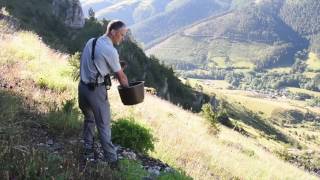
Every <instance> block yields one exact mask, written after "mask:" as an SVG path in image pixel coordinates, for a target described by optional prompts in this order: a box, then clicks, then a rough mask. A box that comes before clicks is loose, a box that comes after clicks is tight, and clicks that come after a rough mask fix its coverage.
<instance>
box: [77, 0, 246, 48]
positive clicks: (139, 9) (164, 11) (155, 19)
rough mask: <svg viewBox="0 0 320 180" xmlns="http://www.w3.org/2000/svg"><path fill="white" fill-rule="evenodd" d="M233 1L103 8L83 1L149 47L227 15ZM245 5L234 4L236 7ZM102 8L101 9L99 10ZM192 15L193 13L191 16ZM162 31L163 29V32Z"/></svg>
mask: <svg viewBox="0 0 320 180" xmlns="http://www.w3.org/2000/svg"><path fill="white" fill-rule="evenodd" d="M231 2H232V0H228V1H222V0H204V1H195V0H174V1H170V0H161V1H159V0H134V1H132V0H131V1H128V0H122V1H119V2H116V3H113V4H111V5H106V7H105V8H102V6H101V2H100V1H85V0H83V1H82V4H83V6H84V8H88V7H89V5H90V6H91V7H93V9H94V10H95V12H96V17H97V18H99V19H102V18H107V19H121V20H124V21H125V22H126V23H127V24H128V25H131V29H132V32H133V35H134V36H135V37H136V39H137V40H138V41H139V42H142V43H144V44H145V45H148V44H149V43H151V41H154V40H156V39H161V38H163V37H164V36H167V35H168V34H170V33H173V32H174V31H176V30H178V29H180V28H182V27H183V26H185V25H189V24H191V23H194V22H195V21H197V20H200V19H202V18H206V17H208V16H210V15H212V14H217V13H220V12H223V11H226V10H227V9H228V8H229V7H231ZM241 4H242V5H243V4H245V3H243V2H239V0H234V3H233V4H232V7H234V8H236V7H238V6H240V5H241ZM96 6H98V7H96ZM190 12H192V13H190ZM158 27H162V28H161V30H159V28H158Z"/></svg>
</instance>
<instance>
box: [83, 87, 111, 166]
mask: <svg viewBox="0 0 320 180" xmlns="http://www.w3.org/2000/svg"><path fill="white" fill-rule="evenodd" d="M78 90H79V91H78V96H79V107H80V109H81V111H82V113H83V115H84V126H83V139H84V148H86V149H93V143H94V130H95V125H96V126H97V129H98V133H99V138H100V141H101V145H102V148H103V151H104V156H105V158H106V161H109V162H113V161H116V160H117V153H116V149H115V147H114V145H113V144H112V142H111V128H110V121H111V113H110V104H109V101H108V96H107V95H108V94H107V92H106V89H105V86H98V87H96V88H95V89H94V90H90V89H89V87H87V86H86V85H84V84H82V83H79V89H78Z"/></svg>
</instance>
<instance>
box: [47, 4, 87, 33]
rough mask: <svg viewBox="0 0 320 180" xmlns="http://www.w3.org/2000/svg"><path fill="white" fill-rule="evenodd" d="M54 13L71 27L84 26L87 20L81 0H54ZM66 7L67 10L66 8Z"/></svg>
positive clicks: (78, 27)
mask: <svg viewBox="0 0 320 180" xmlns="http://www.w3.org/2000/svg"><path fill="white" fill-rule="evenodd" d="M52 6H53V14H54V15H55V16H56V17H58V18H61V19H62V20H63V21H64V24H65V25H66V26H68V27H70V28H74V29H80V28H83V26H84V23H85V20H84V15H83V11H82V7H81V4H80V1H79V0H53V1H52ZM65 9H66V10H65Z"/></svg>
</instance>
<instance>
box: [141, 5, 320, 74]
mask: <svg viewBox="0 0 320 180" xmlns="http://www.w3.org/2000/svg"><path fill="white" fill-rule="evenodd" d="M288 2H291V1H285V2H282V1H271V0H264V1H257V2H256V3H255V4H252V5H251V6H249V7H246V8H244V9H240V10H235V11H232V12H230V13H228V14H226V15H223V16H216V17H212V18H210V19H208V20H206V21H204V22H201V23H198V24H195V25H193V26H192V27H190V28H188V29H185V30H183V31H181V32H179V33H176V34H174V35H172V36H170V37H168V38H167V39H165V40H164V41H162V42H160V43H159V44H157V45H155V46H153V47H151V48H150V49H148V51H147V52H148V54H154V55H156V56H157V57H159V58H160V59H163V60H164V61H165V62H167V63H168V64H180V66H181V64H190V63H193V64H194V65H196V66H200V65H203V64H204V63H205V64H206V65H207V66H204V68H210V67H214V66H218V67H226V66H230V65H231V66H233V67H235V68H251V67H253V66H257V67H258V68H265V67H274V66H288V65H291V64H292V63H293V61H294V59H293V56H294V54H295V52H297V51H299V50H302V49H305V48H309V46H308V45H309V41H308V39H309V38H308V37H307V36H305V35H303V34H301V33H300V32H299V31H300V30H298V28H294V27H292V26H293V23H294V22H293V21H292V23H291V24H290V23H289V22H291V20H289V17H291V19H295V18H294V17H295V16H300V15H299V14H296V15H290V16H289V15H288V16H285V15H280V14H281V13H280V12H282V14H285V13H284V12H286V11H288V13H289V11H290V12H291V11H292V10H288V8H290V7H288V6H289V5H294V4H290V3H288ZM306 2H308V3H309V5H312V3H317V2H316V1H312V2H311V1H305V3H306ZM317 4H319V3H317ZM302 6H304V5H302ZM306 9H311V8H306ZM311 10H312V12H310V13H309V14H310V17H309V18H312V19H313V20H312V21H311V24H314V23H316V22H314V21H316V19H317V16H314V15H315V14H317V13H318V12H319V11H318V10H317V8H313V9H311ZM295 11H298V10H295ZM293 14H294V13H293ZM292 16H293V17H292ZM284 17H286V18H287V19H288V20H287V21H288V22H286V21H284V20H283V19H285V18H284ZM303 20H304V22H306V21H308V18H307V17H306V18H304V19H303ZM300 22H301V19H300V20H299V19H298V20H297V21H295V23H296V24H299V23H300ZM306 25H308V23H307V24H306ZM301 26H302V27H306V26H304V25H301ZM314 26H317V25H314ZM299 27H300V26H299ZM302 27H301V28H302ZM301 32H302V30H301ZM312 32H313V34H314V33H315V32H316V30H312ZM310 36H311V35H310ZM191 42H192V45H191ZM313 46H314V45H313ZM313 46H312V47H313ZM172 54H175V56H174V57H172V56H171V55H172ZM200 67H201V68H203V66H200Z"/></svg>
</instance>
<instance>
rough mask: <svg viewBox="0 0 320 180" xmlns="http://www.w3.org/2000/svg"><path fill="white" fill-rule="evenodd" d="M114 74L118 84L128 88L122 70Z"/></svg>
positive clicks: (126, 79)
mask: <svg viewBox="0 0 320 180" xmlns="http://www.w3.org/2000/svg"><path fill="white" fill-rule="evenodd" d="M115 74H116V76H117V79H118V81H119V83H120V84H121V86H123V87H128V86H129V83H128V78H127V76H126V74H125V73H124V72H123V70H122V69H121V70H120V71H118V72H116V73H115Z"/></svg>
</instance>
